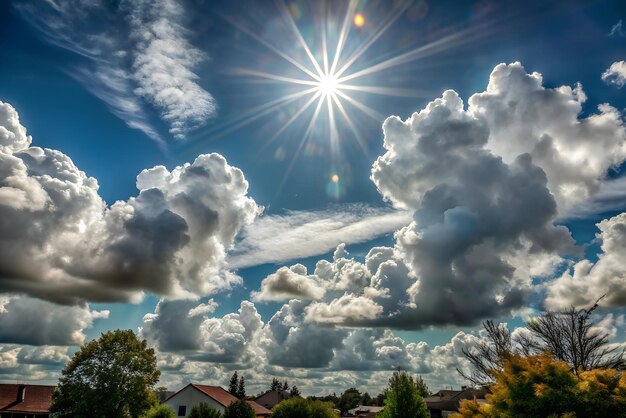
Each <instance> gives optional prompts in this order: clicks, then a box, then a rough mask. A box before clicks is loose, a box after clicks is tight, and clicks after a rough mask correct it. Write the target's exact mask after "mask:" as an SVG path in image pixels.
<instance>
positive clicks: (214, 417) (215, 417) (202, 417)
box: [188, 402, 222, 418]
mask: <svg viewBox="0 0 626 418" xmlns="http://www.w3.org/2000/svg"><path fill="white" fill-rule="evenodd" d="M188 418H222V413H221V412H220V411H218V410H217V409H215V408H213V407H212V406H210V405H209V404H208V403H206V402H201V403H199V404H197V405H194V406H193V408H191V411H190V412H189V417H188Z"/></svg>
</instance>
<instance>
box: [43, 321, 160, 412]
mask: <svg viewBox="0 0 626 418" xmlns="http://www.w3.org/2000/svg"><path fill="white" fill-rule="evenodd" d="M159 376H160V372H159V370H158V369H157V366H156V356H155V354H154V350H153V349H151V348H148V347H147V343H146V341H145V340H139V339H138V338H137V336H136V335H135V333H134V332H133V331H131V330H126V331H123V330H116V331H109V332H107V333H104V334H102V335H101V336H100V338H99V339H98V340H93V341H91V342H89V343H87V344H85V345H83V346H82V347H81V348H80V350H79V351H77V352H76V354H74V356H73V357H72V359H71V360H70V361H69V362H68V364H67V365H66V366H65V368H64V369H63V374H62V377H61V378H60V379H59V386H58V388H57V390H56V391H55V392H54V394H53V396H52V406H51V408H50V411H51V412H52V413H55V414H56V416H58V417H74V418H82V417H139V416H141V415H142V414H143V413H145V412H146V411H147V410H148V409H150V407H151V406H152V405H154V404H155V403H157V398H156V395H154V392H153V388H154V385H155V384H156V383H157V381H158V380H159Z"/></svg>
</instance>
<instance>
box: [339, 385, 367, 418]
mask: <svg viewBox="0 0 626 418" xmlns="http://www.w3.org/2000/svg"><path fill="white" fill-rule="evenodd" d="M360 402H361V392H359V391H358V389H355V388H350V389H347V390H346V391H345V392H343V393H342V394H341V396H340V397H339V400H338V402H337V408H339V409H340V410H341V413H342V414H345V413H346V412H348V410H350V409H352V408H355V407H356V406H358V405H359V403H360Z"/></svg>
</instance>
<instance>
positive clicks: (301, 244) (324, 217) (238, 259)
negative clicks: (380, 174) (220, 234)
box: [228, 204, 411, 268]
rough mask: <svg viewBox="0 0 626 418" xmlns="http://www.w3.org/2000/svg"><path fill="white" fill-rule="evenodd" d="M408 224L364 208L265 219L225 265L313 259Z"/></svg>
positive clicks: (393, 213)
mask: <svg viewBox="0 0 626 418" xmlns="http://www.w3.org/2000/svg"><path fill="white" fill-rule="evenodd" d="M410 222H411V214H410V213H409V212H406V211H397V210H393V209H390V208H374V207H371V206H368V205H364V204H350V205H343V206H337V207H333V208H330V209H327V210H320V211H289V212H286V213H285V214H282V215H267V216H263V217H261V218H259V219H257V221H256V222H254V223H253V224H251V225H249V226H248V227H247V228H245V229H244V231H243V233H242V235H241V240H240V241H239V242H238V243H237V245H236V247H235V250H234V251H233V252H231V253H230V255H229V258H228V264H229V265H230V267H232V268H242V267H250V266H254V265H259V264H264V263H277V262H282V261H288V260H293V259H296V258H303V257H312V256H315V255H320V254H324V253H327V252H329V251H331V250H334V249H335V247H337V246H338V245H339V244H341V243H359V242H366V241H369V240H372V239H374V238H376V237H379V236H381V235H384V234H388V233H391V232H394V231H396V230H398V229H400V228H401V227H403V226H405V225H408V224H409V223H410Z"/></svg>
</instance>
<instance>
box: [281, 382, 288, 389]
mask: <svg viewBox="0 0 626 418" xmlns="http://www.w3.org/2000/svg"><path fill="white" fill-rule="evenodd" d="M281 390H289V383H287V381H286V380H285V381H284V382H283V387H282V388H281Z"/></svg>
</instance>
